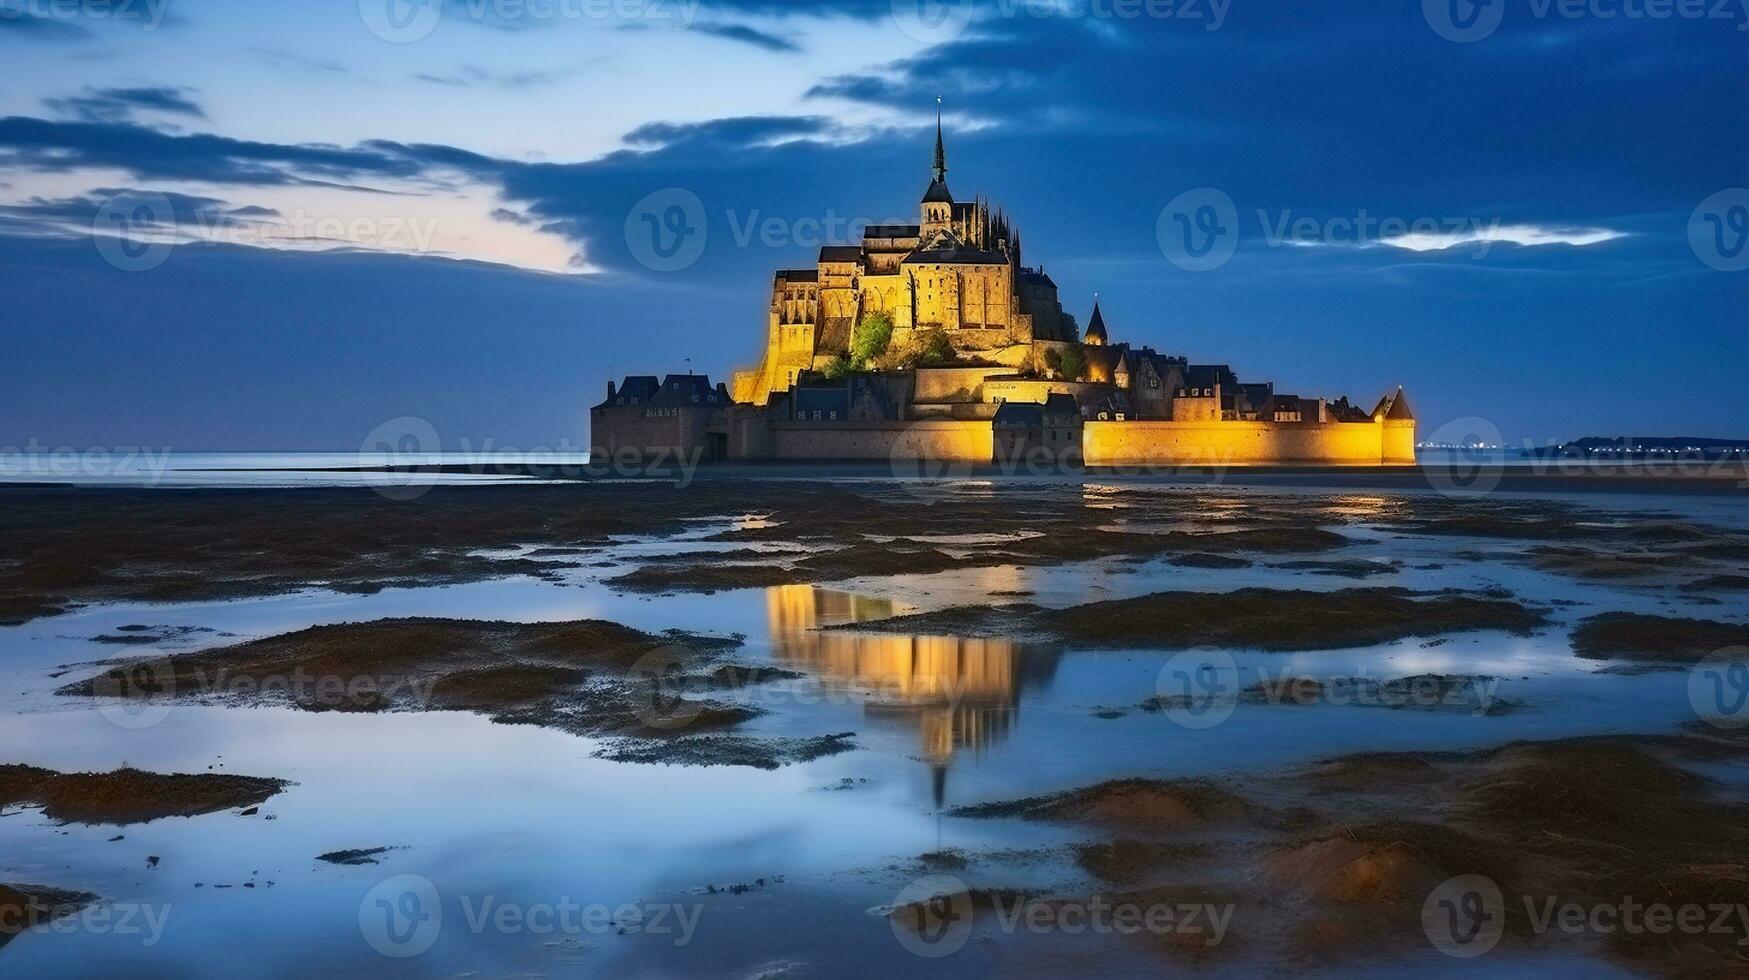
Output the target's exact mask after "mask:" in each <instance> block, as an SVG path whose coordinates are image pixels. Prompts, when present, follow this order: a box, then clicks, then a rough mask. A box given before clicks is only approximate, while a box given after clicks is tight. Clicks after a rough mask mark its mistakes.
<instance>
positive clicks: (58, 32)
mask: <svg viewBox="0 0 1749 980" xmlns="http://www.w3.org/2000/svg"><path fill="white" fill-rule="evenodd" d="M90 36H91V32H90V31H89V30H87V29H86V28H85V27H84V26H83V25H81V24H75V23H73V22H72V21H70V20H66V19H63V18H56V17H45V16H43V15H41V14H33V13H31V12H30V11H28V10H25V9H23V8H21V7H17V6H14V5H13V4H11V3H6V2H0V38H6V37H17V38H22V39H24V40H27V41H50V42H66V41H82V40H84V39H85V38H88V37H90Z"/></svg>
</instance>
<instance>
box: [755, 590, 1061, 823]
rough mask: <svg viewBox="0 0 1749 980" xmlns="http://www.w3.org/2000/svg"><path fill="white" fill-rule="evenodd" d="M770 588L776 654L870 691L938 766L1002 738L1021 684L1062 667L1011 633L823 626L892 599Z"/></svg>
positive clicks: (849, 689)
mask: <svg viewBox="0 0 1749 980" xmlns="http://www.w3.org/2000/svg"><path fill="white" fill-rule="evenodd" d="M766 595H767V603H768V608H769V610H770V616H771V637H772V651H773V653H774V654H775V656H776V657H777V658H778V659H779V660H781V661H784V662H786V663H788V664H789V665H791V666H794V667H796V668H798V669H801V670H806V671H808V672H809V673H811V674H813V675H815V676H816V677H818V678H819V680H820V683H821V684H822V685H824V686H825V687H826V688H827V689H828V690H830V691H835V692H841V693H845V694H854V695H856V696H858V697H862V698H865V699H866V700H865V702H864V705H865V711H866V713H867V714H868V716H869V717H871V718H876V719H890V720H895V721H898V722H900V723H906V724H913V725H915V726H916V728H917V730H918V735H919V737H920V739H921V742H922V755H923V758H924V760H925V761H926V762H928V763H929V764H930V765H931V766H932V767H935V768H936V769H937V772H938V775H939V773H941V772H944V771H945V769H946V767H947V765H948V764H949V763H950V762H951V761H952V759H953V756H954V754H955V753H956V752H957V751H960V750H962V749H969V750H971V751H972V752H974V753H976V752H979V751H981V750H982V749H984V748H985V747H987V746H990V745H994V744H996V743H997V742H998V741H1000V740H1001V739H1002V738H1003V737H1004V736H1005V735H1006V734H1007V732H1008V730H1009V729H1010V728H1011V727H1013V725H1014V723H1015V721H1016V720H1017V717H1018V713H1019V703H1020V691H1021V689H1022V688H1023V687H1025V686H1027V685H1028V684H1033V683H1039V682H1042V681H1046V680H1048V679H1049V678H1050V676H1051V674H1052V673H1053V672H1054V671H1055V668H1056V662H1055V660H1054V659H1053V658H1049V657H1046V656H1043V655H1040V654H1035V655H1033V656H1024V655H1022V653H1021V651H1020V650H1019V649H1018V648H1017V647H1016V646H1015V645H1014V644H1013V643H1012V642H1010V641H1008V640H996V639H963V638H956V637H941V636H887V635H875V634H858V633H839V632H832V631H822V630H820V629H818V627H820V626H829V625H836V624H839V623H856V622H866V621H868V620H872V619H884V618H886V617H888V616H891V615H892V614H893V607H892V603H890V602H887V601H884V600H876V599H865V598H862V597H859V596H852V595H847V594H845V593H842V592H831V591H828V590H824V589H816V588H814V587H812V586H807V585H786V586H779V587H777V588H773V589H771V590H769V591H768V592H767V593H766ZM937 791H938V793H939V792H940V784H939V781H938V788H937ZM938 802H939V800H938Z"/></svg>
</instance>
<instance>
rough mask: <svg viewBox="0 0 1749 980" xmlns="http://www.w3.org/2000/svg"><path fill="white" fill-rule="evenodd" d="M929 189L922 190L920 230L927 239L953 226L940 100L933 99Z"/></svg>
mask: <svg viewBox="0 0 1749 980" xmlns="http://www.w3.org/2000/svg"><path fill="white" fill-rule="evenodd" d="M932 174H933V179H932V180H931V181H930V182H929V189H928V190H926V191H924V192H923V220H922V222H921V225H922V227H921V228H920V231H921V232H922V236H923V237H924V238H925V239H927V238H928V237H929V236H930V235H933V234H935V233H936V232H938V231H946V230H948V229H949V228H952V227H953V194H952V193H951V192H950V191H948V189H947V146H946V144H945V143H944V142H943V140H942V136H941V100H940V99H936V100H935V166H934V168H933V171H932Z"/></svg>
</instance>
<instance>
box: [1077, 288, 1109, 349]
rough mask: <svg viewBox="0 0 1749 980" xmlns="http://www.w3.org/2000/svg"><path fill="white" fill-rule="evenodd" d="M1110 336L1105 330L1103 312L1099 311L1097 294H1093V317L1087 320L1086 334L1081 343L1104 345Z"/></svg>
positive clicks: (1096, 345)
mask: <svg viewBox="0 0 1749 980" xmlns="http://www.w3.org/2000/svg"><path fill="white" fill-rule="evenodd" d="M1109 339H1110V338H1109V337H1108V336H1107V335H1106V332H1105V314H1103V313H1101V312H1099V294H1098V293H1094V294H1093V319H1091V320H1088V321H1087V336H1086V339H1084V340H1083V341H1082V343H1085V344H1090V345H1092V346H1095V347H1104V346H1105V344H1106V341H1107V340H1109Z"/></svg>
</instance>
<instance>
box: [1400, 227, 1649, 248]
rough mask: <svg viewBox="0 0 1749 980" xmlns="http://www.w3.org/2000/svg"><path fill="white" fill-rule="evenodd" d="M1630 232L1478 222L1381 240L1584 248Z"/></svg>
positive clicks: (1403, 244)
mask: <svg viewBox="0 0 1749 980" xmlns="http://www.w3.org/2000/svg"><path fill="white" fill-rule="evenodd" d="M1626 237H1627V232H1624V231H1615V230H1612V229H1609V228H1550V227H1543V226H1540V225H1524V224H1517V225H1502V224H1498V223H1496V224H1492V225H1478V226H1476V227H1470V228H1463V229H1457V230H1450V231H1411V232H1407V233H1404V234H1401V235H1393V236H1390V237H1386V238H1381V239H1379V244H1381V245H1389V246H1391V247H1392V248H1402V249H1408V250H1409V251H1411V252H1436V251H1441V250H1444V249H1448V248H1460V247H1462V246H1465V245H1477V244H1496V243H1503V244H1508V245H1523V246H1526V247H1535V246H1539V245H1571V246H1575V247H1580V248H1583V247H1585V246H1587V245H1601V244H1603V243H1604V242H1613V241H1615V240H1616V239H1618V238H1626Z"/></svg>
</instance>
